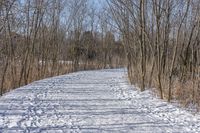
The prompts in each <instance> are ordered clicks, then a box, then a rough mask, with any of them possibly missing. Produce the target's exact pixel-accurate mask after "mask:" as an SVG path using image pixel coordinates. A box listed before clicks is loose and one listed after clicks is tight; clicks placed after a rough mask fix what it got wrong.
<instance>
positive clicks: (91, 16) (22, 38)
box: [0, 0, 123, 95]
mask: <svg viewBox="0 0 200 133" xmlns="http://www.w3.org/2000/svg"><path fill="white" fill-rule="evenodd" d="M105 17H106V16H103V15H101V14H100V10H96V9H95V8H94V7H92V3H91V2H89V1H88V0H23V1H21V0H1V1H0V94H1V95H2V94H3V93H5V92H8V91H10V90H12V89H14V88H17V87H20V86H23V85H27V84H29V83H31V82H32V81H35V80H39V79H43V78H46V77H52V76H56V75H61V74H66V73H69V72H73V71H78V70H86V69H97V68H99V69H100V68H111V67H114V66H122V65H123V58H122V57H123V52H118V51H123V47H122V43H121V42H120V41H116V40H115V37H114V34H113V33H112V31H111V30H112V28H109V26H107V22H105V21H106V19H105ZM98 22H101V25H100V24H99V23H98ZM104 27H105V29H104ZM101 29H103V31H102V33H101V32H100V31H101ZM103 51H106V52H103ZM119 53H121V54H119ZM113 55H116V56H113ZM111 62H112V63H111Z"/></svg>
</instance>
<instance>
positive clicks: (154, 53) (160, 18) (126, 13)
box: [107, 0, 200, 106]
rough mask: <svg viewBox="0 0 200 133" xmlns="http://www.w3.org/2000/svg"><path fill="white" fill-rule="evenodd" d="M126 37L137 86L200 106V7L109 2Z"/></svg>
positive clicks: (149, 0) (162, 1)
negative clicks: (153, 89) (155, 90)
mask: <svg viewBox="0 0 200 133" xmlns="http://www.w3.org/2000/svg"><path fill="white" fill-rule="evenodd" d="M107 3H108V4H109V7H110V10H111V12H112V16H113V18H114V22H115V23H116V25H117V28H118V30H119V32H120V33H122V38H123V44H124V46H125V47H124V48H125V51H126V55H127V59H128V73H129V78H130V81H131V83H132V84H137V85H138V86H139V87H140V88H141V91H144V90H145V89H146V88H156V89H157V92H159V94H160V98H161V99H167V100H168V101H169V102H170V101H171V100H179V101H180V102H182V103H183V104H184V105H186V106H187V105H189V104H198V105H199V104H200V103H199V98H200V89H199V88H200V87H199V84H200V78H199V76H200V73H199V71H200V68H199V65H200V64H199V62H200V55H199V52H200V45H199V39H200V36H199V35H200V34H199V31H200V29H199V28H200V27H199V24H200V21H199V19H200V11H199V8H200V2H199V1H198V0H127V1H124V0H107Z"/></svg>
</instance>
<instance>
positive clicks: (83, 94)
mask: <svg viewBox="0 0 200 133" xmlns="http://www.w3.org/2000/svg"><path fill="white" fill-rule="evenodd" d="M0 132H5V133H16V132H17V133H21V132H22V133H24V132H25V133H27V132H31V133H38V132H41V133H46V132H47V133H68V132H69V133H93V132H103V133H110V132H116V133H121V132H122V133H128V132H130V133H132V132H141V133H143V132H148V133H149V132H150V133H151V132H152V133H162V132H164V133H167V132H169V133H171V132H193V133H196V132H200V115H198V114H197V115H193V114H191V113H190V112H187V111H186V110H184V109H181V108H178V107H176V106H174V105H171V104H169V103H167V102H165V101H162V100H160V99H157V98H154V97H153V96H152V94H151V91H149V90H147V91H144V92H139V91H138V89H137V88H136V87H134V86H131V85H129V83H128V80H127V78H126V69H107V70H97V71H83V72H76V73H72V74H68V75H62V76H58V77H54V78H48V79H44V80H40V81H36V82H33V83H32V84H29V85H27V86H24V87H21V88H18V89H16V90H14V91H11V92H9V93H7V94H5V95H4V96H2V97H1V98H0Z"/></svg>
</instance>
